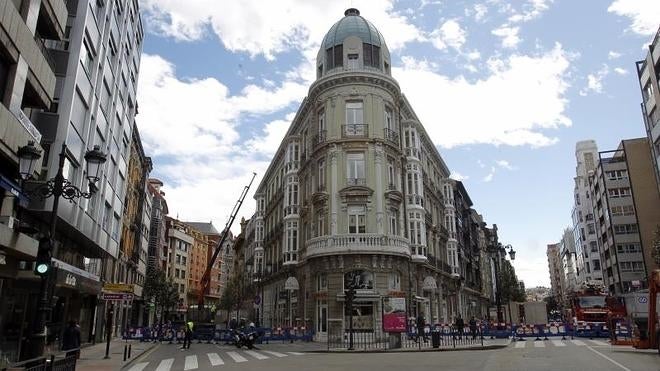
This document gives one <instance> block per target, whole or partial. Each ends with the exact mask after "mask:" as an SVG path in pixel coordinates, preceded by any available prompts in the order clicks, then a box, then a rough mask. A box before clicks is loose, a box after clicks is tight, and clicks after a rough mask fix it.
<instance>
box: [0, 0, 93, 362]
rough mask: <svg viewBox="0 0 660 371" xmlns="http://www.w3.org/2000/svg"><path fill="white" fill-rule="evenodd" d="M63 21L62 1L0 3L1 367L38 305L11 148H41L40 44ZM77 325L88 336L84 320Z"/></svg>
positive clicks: (44, 62) (46, 104) (50, 67)
mask: <svg viewBox="0 0 660 371" xmlns="http://www.w3.org/2000/svg"><path fill="white" fill-rule="evenodd" d="M66 24H67V9H66V5H65V2H64V1H62V0H43V1H20V0H14V1H3V2H2V3H0V100H1V103H2V104H0V196H1V197H0V261H1V262H2V264H0V296H1V297H2V298H3V300H1V301H0V353H1V354H0V368H3V367H4V366H6V364H5V362H15V361H18V360H19V359H20V358H21V353H23V354H25V353H26V352H25V347H24V346H23V345H24V344H22V342H21V339H22V338H24V337H25V336H26V335H27V334H28V331H30V328H29V326H28V324H30V323H32V321H33V318H32V316H33V313H34V312H35V310H36V299H35V296H36V292H37V290H38V281H37V277H36V276H35V275H34V274H33V273H32V270H31V264H30V263H27V265H28V267H30V268H29V269H28V270H26V271H21V267H22V266H25V263H22V262H23V261H28V262H30V261H33V260H34V259H35V257H36V254H37V248H38V241H37V238H38V237H37V236H36V235H34V234H32V233H30V232H29V231H25V230H22V229H21V228H20V225H21V223H20V222H21V221H28V220H29V217H27V215H25V213H26V212H27V211H25V207H26V206H27V205H28V198H27V197H26V195H25V194H23V192H22V189H21V184H20V183H19V175H18V172H19V169H18V156H17V151H18V149H19V148H20V147H22V146H25V145H26V144H28V142H34V144H35V146H36V147H38V148H40V149H41V138H42V136H43V134H42V133H41V132H40V130H39V129H38V128H37V126H36V125H35V124H34V120H35V119H36V116H37V113H38V112H39V111H40V110H43V109H49V108H50V107H51V106H52V104H53V101H54V100H55V90H56V89H55V88H56V78H55V65H54V63H53V59H52V57H51V56H50V53H49V52H48V50H46V48H45V47H44V43H45V42H46V40H53V41H54V42H60V41H62V40H63V39H64V37H65V36H64V34H65V32H64V31H65V27H66ZM37 170H38V172H40V170H41V169H37ZM33 175H34V176H38V173H35V174H33ZM22 219H23V220H22ZM26 307H29V308H30V309H31V310H30V311H26V310H24V308H26ZM83 330H87V331H84V332H83V334H82V336H83V340H85V341H86V340H87V339H88V336H89V327H86V328H85V329H83ZM51 341H52V339H51Z"/></svg>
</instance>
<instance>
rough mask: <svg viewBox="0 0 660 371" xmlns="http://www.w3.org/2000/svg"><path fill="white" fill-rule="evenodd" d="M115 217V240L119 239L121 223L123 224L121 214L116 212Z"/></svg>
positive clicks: (113, 226)
mask: <svg viewBox="0 0 660 371" xmlns="http://www.w3.org/2000/svg"><path fill="white" fill-rule="evenodd" d="M113 219H114V220H113V222H112V238H114V239H115V240H119V225H120V224H121V221H120V219H119V215H117V214H114V215H113Z"/></svg>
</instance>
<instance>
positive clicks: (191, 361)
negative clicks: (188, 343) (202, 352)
mask: <svg viewBox="0 0 660 371" xmlns="http://www.w3.org/2000/svg"><path fill="white" fill-rule="evenodd" d="M197 367H199V365H198V364H197V356H186V364H185V365H184V366H183V369H184V370H194V369H196V368H197Z"/></svg>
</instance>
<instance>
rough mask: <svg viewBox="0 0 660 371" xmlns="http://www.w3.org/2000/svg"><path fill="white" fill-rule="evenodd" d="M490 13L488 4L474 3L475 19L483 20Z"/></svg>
mask: <svg viewBox="0 0 660 371" xmlns="http://www.w3.org/2000/svg"><path fill="white" fill-rule="evenodd" d="M486 13H488V7H487V6H486V4H475V5H474V20H475V21H477V22H481V20H483V19H484V17H485V16H486Z"/></svg>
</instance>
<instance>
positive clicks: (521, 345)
mask: <svg viewBox="0 0 660 371" xmlns="http://www.w3.org/2000/svg"><path fill="white" fill-rule="evenodd" d="M524 347H525V342H524V341H519V342H517V343H516V348H524Z"/></svg>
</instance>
